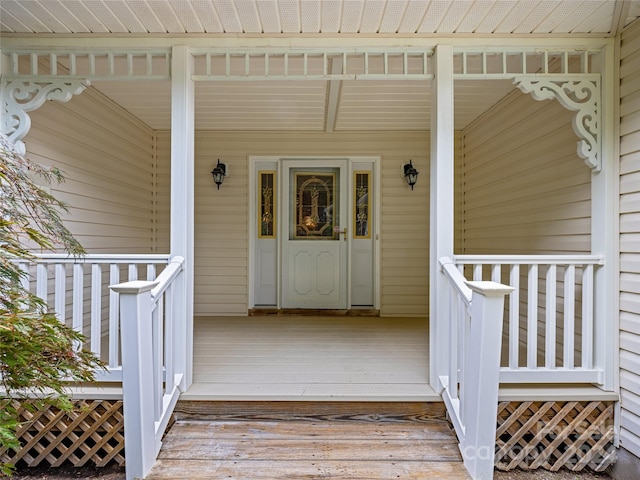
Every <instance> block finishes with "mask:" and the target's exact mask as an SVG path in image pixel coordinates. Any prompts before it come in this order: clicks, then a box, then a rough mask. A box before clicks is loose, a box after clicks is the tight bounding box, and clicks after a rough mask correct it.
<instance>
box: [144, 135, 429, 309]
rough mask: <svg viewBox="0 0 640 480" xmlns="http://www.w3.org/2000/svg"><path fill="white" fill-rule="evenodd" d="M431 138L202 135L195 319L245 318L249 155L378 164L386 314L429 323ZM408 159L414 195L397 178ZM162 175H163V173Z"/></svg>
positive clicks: (164, 139)
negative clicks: (224, 172)
mask: <svg viewBox="0 0 640 480" xmlns="http://www.w3.org/2000/svg"><path fill="white" fill-rule="evenodd" d="M168 137H169V133H168V132H160V133H159V134H158V138H157V141H158V146H160V145H163V146H164V145H168ZM428 137H429V135H428V132H409V133H401V132H393V133H391V132H389V133H384V132H371V133H362V132H358V133H327V134H325V133H311V132H289V133H286V132H197V134H196V146H195V155H196V176H195V197H196V206H195V211H196V214H195V215H196V225H195V234H196V240H195V244H196V247H195V258H196V270H195V294H196V304H195V313H196V315H222V314H227V315H234V314H235V315H243V314H246V312H247V304H248V297H247V291H248V248H249V240H248V221H249V219H248V217H247V214H248V209H249V206H248V203H247V202H248V191H247V188H248V186H247V178H248V170H247V169H248V157H249V156H252V155H282V156H295V155H300V156H313V155H318V156H349V155H353V156H356V155H379V156H381V157H382V197H381V200H382V211H381V216H382V221H381V242H382V243H381V249H382V259H381V264H382V265H381V267H382V272H381V273H382V279H381V280H382V281H381V311H382V312H381V313H382V314H383V315H426V313H427V298H428V277H429V274H428V272H429V271H428V256H429V242H428V233H429V231H428V225H429V203H428V199H429V166H428V161H427V157H428V152H429V141H428ZM159 152H162V155H165V157H164V158H162V159H161V161H160V165H167V164H168V161H169V160H168V155H169V151H168V150H167V149H165V148H164V147H163V148H159ZM218 158H219V159H220V160H221V161H222V162H224V163H226V164H227V165H228V168H229V176H228V177H227V178H226V179H225V181H224V184H223V185H222V187H221V188H220V190H216V188H215V185H214V184H213V181H212V179H211V174H210V171H211V169H212V168H213V166H214V165H215V163H216V161H217V160H218ZM409 159H412V160H413V163H414V165H415V166H416V168H417V169H418V171H420V177H419V180H418V184H417V186H416V188H415V190H414V191H413V192H412V191H411V190H409V189H408V188H407V186H406V184H405V183H404V182H403V179H402V177H401V175H400V166H401V165H402V164H403V163H406V162H407V161H408V160H409ZM164 168H165V167H160V168H159V171H164ZM164 224H166V219H162V218H161V219H160V222H159V225H164ZM162 228H164V227H162ZM163 231H164V230H163ZM160 242H161V243H162V240H161V241H160Z"/></svg>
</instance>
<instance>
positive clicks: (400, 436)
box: [146, 401, 470, 480]
mask: <svg viewBox="0 0 640 480" xmlns="http://www.w3.org/2000/svg"><path fill="white" fill-rule="evenodd" d="M207 404H208V405H207ZM227 408H231V409H232V410H227ZM202 412H207V413H206V414H203V413H202ZM443 416H444V407H443V406H442V404H436V403H422V404H417V403H416V404H410V403H388V402H385V403H380V402H378V403H376V402H369V403H359V404H358V403H350V402H273V403H272V402H266V403H263V402H229V403H227V402H186V403H185V402H182V401H181V402H180V403H179V405H178V408H177V409H176V417H177V421H176V423H175V424H174V425H173V426H172V428H171V429H170V431H169V432H168V434H167V436H166V437H165V439H164V441H163V446H162V450H161V451H160V455H159V457H158V460H157V462H156V464H155V465H154V467H153V469H152V470H151V472H150V474H149V475H148V476H147V477H146V478H147V479H149V480H161V479H169V478H172V479H175V478H194V479H205V478H211V479H214V478H215V479H220V478H233V479H235V480H261V479H269V480H278V479H302V478H308V479H312V478H313V479H321V478H330V479H336V480H340V479H344V480H347V479H349V480H356V479H362V480H364V479H367V480H373V479H385V480H386V479H390V478H403V479H418V478H420V479H424V478H429V479H447V480H455V479H468V478H470V477H469V476H468V474H467V472H466V470H465V468H464V467H463V465H462V461H461V457H460V453H459V449H458V446H457V440H456V438H455V436H454V435H453V433H452V431H451V429H450V427H449V425H448V423H447V422H446V421H445V420H443Z"/></svg>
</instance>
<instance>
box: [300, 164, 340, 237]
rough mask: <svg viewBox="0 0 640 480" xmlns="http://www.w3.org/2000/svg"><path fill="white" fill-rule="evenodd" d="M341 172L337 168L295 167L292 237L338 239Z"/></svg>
mask: <svg viewBox="0 0 640 480" xmlns="http://www.w3.org/2000/svg"><path fill="white" fill-rule="evenodd" d="M339 174H340V173H339V169H337V168H327V169H316V170H314V169H307V168H300V169H296V170H294V171H292V173H291V175H292V182H291V199H290V200H291V212H292V215H290V225H289V232H290V238H291V239H292V240H294V239H298V240H302V239H304V240H337V239H338V236H339V231H340V219H339V218H337V217H338V212H339V211H340V209H339V207H340V206H339V205H338V201H339V198H340V196H339V192H338V190H337V189H338V185H339ZM294 212H295V213H294Z"/></svg>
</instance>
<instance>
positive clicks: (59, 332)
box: [0, 135, 104, 474]
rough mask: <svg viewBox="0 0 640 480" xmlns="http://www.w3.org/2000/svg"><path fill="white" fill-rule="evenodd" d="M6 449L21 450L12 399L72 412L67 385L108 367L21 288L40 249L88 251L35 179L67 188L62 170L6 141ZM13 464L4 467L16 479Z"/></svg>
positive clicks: (1, 145)
mask: <svg viewBox="0 0 640 480" xmlns="http://www.w3.org/2000/svg"><path fill="white" fill-rule="evenodd" d="M0 159H1V161H0V386H1V387H2V388H3V392H0V451H2V450H3V449H7V448H17V447H18V446H19V443H18V439H17V437H16V433H17V429H18V428H19V426H20V425H19V416H18V409H17V408H16V406H15V402H12V401H11V400H10V399H24V400H25V401H26V400H28V401H26V402H25V404H28V405H35V406H36V407H37V406H42V405H45V404H50V405H55V406H56V407H58V408H60V409H63V410H66V411H69V410H71V409H72V402H71V400H70V397H69V393H68V389H67V387H68V385H69V382H87V381H91V380H93V379H94V378H95V371H96V369H98V368H103V367H104V365H103V364H102V363H101V362H100V360H99V359H98V358H96V357H95V355H93V354H92V353H91V352H88V351H86V350H83V349H82V345H83V343H84V341H85V338H84V336H83V335H82V334H81V333H80V332H78V331H76V330H74V329H73V328H70V327H68V326H66V325H64V324H63V323H61V322H60V321H59V320H58V319H57V317H56V315H55V314H54V313H53V312H51V311H49V309H48V307H47V305H46V304H45V303H44V302H43V301H42V300H41V299H40V298H38V297H37V296H36V295H34V294H32V293H30V292H29V291H28V290H27V289H26V288H25V287H24V286H23V282H22V281H23V278H24V276H25V275H26V273H25V272H23V271H22V270H21V269H20V268H19V266H18V264H17V263H16V260H18V259H27V260H33V259H34V255H33V253H32V252H34V251H35V250H36V249H40V250H58V251H65V252H68V253H70V254H72V255H76V256H80V255H82V254H83V253H84V250H83V248H82V246H81V245H80V243H79V242H78V241H77V240H76V239H75V238H74V237H73V235H72V234H71V232H70V231H69V230H68V229H67V228H66V227H65V226H64V224H63V221H62V217H61V212H65V211H67V206H66V205H65V204H64V203H63V202H61V201H59V200H57V199H56V198H54V197H53V196H52V195H51V194H50V193H49V192H47V191H46V190H45V189H43V188H41V187H40V186H39V185H38V184H37V183H36V182H35V180H34V178H37V177H40V178H42V179H43V180H44V181H45V182H47V183H51V182H58V183H59V182H62V181H63V180H64V178H63V175H62V174H61V172H60V171H59V170H58V169H56V168H45V167H43V166H41V165H38V164H36V163H34V162H32V161H30V160H29V159H27V158H26V157H25V156H22V155H19V154H18V153H17V152H16V151H15V149H14V148H13V146H12V144H11V142H10V141H9V140H8V139H7V138H6V137H5V136H4V135H0ZM11 471H12V466H11V465H8V464H2V465H0V472H2V473H4V474H10V473H11Z"/></svg>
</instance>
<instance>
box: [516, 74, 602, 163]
mask: <svg viewBox="0 0 640 480" xmlns="http://www.w3.org/2000/svg"><path fill="white" fill-rule="evenodd" d="M514 83H515V84H516V85H517V86H518V88H520V90H521V91H522V92H524V93H529V94H531V96H532V97H533V98H534V99H535V100H549V99H553V98H555V99H557V100H558V101H559V102H560V103H561V104H562V106H563V107H565V108H566V109H568V110H571V111H574V112H576V115H575V116H574V117H573V131H574V132H575V133H576V135H577V136H578V137H579V138H580V141H579V142H578V155H579V156H580V158H583V159H584V161H585V163H586V164H587V166H589V167H591V169H593V170H594V171H596V172H598V171H600V169H601V168H602V153H601V152H602V150H601V139H602V135H601V134H600V128H601V125H602V119H601V110H600V105H601V100H600V98H601V95H600V76H599V75H590V76H589V77H588V78H582V79H579V80H575V79H568V78H567V77H529V76H527V77H516V78H515V79H514Z"/></svg>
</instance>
